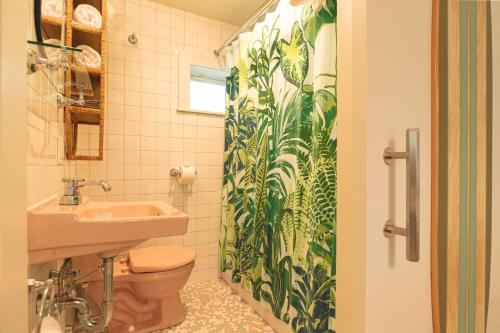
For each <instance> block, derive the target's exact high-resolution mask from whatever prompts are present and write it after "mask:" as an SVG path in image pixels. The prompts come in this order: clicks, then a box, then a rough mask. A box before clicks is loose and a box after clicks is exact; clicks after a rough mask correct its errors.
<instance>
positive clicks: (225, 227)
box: [219, 0, 337, 333]
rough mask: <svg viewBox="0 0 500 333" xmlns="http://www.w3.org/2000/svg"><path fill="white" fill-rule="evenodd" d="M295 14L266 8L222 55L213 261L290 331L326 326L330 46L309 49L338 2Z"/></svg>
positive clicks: (332, 87) (330, 267)
mask: <svg viewBox="0 0 500 333" xmlns="http://www.w3.org/2000/svg"><path fill="white" fill-rule="evenodd" d="M302 14H303V15H302V19H301V20H299V21H295V22H293V24H291V25H290V26H288V28H283V25H284V24H283V23H284V22H281V21H280V20H281V19H282V18H281V16H280V15H281V13H278V15H275V16H273V18H272V19H269V22H265V23H263V25H261V26H260V27H259V28H256V30H255V31H254V32H251V33H249V35H247V36H246V37H245V43H239V44H238V47H240V49H238V50H234V51H236V52H233V53H232V54H233V57H232V58H231V59H230V60H228V61H229V63H228V65H229V68H230V71H229V73H228V77H227V78H226V118H225V144H224V176H223V201H222V217H221V231H220V238H221V239H220V242H219V249H220V265H221V271H223V272H224V271H225V272H227V273H228V274H230V278H231V279H232V281H233V282H235V283H238V284H239V286H240V287H241V288H242V289H244V290H246V291H248V292H250V293H251V294H252V296H253V298H254V299H255V300H257V301H259V302H261V303H263V304H266V306H268V308H269V309H270V310H271V311H272V313H273V314H274V316H275V317H276V318H279V319H280V320H282V321H283V322H284V323H286V324H287V325H289V326H290V330H291V331H292V332H294V333H334V332H335V331H334V329H335V328H334V327H333V325H334V318H335V295H336V292H335V288H336V285H335V283H336V282H335V281H336V276H335V274H336V228H337V216H336V202H337V197H336V193H337V184H336V182H337V171H336V169H337V154H336V151H337V138H336V132H335V124H336V117H337V98H336V91H337V90H336V82H337V80H336V78H337V74H336V73H332V72H331V69H333V68H335V63H329V62H328V61H329V59H331V61H332V62H335V61H336V60H335V59H336V54H335V50H326V48H321V50H322V51H321V52H325V51H327V52H326V53H325V54H321V55H320V54H315V55H314V57H312V52H314V47H316V45H315V44H316V43H320V42H323V41H324V39H323V38H321V40H320V39H317V35H318V33H319V31H320V29H321V28H322V27H324V26H325V25H327V24H332V23H334V22H335V19H336V1H335V0H326V1H325V2H324V3H323V5H322V7H321V8H319V9H318V11H317V12H315V11H314V10H313V9H312V7H311V6H310V5H309V4H306V5H304V8H303V12H302ZM271 20H272V22H271ZM285 22H286V21H285ZM332 31H334V29H327V30H326V32H325V33H329V34H330V35H327V36H325V37H329V38H336V36H335V34H333V33H332ZM242 45H243V46H242ZM333 45H335V44H333ZM319 49H320V48H317V50H319ZM320 56H324V57H325V58H324V59H321V61H319V62H318V63H317V64H316V63H312V62H311V61H313V60H316V59H318V57H320ZM283 78H284V79H285V80H286V81H287V82H290V83H291V84H283Z"/></svg>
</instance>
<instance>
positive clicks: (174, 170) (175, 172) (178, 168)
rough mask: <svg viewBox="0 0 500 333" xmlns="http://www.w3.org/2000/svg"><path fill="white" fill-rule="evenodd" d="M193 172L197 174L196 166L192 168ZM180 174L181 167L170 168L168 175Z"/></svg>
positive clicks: (175, 175)
mask: <svg viewBox="0 0 500 333" xmlns="http://www.w3.org/2000/svg"><path fill="white" fill-rule="evenodd" d="M194 173H195V175H197V174H198V170H197V169H196V168H195V169H194ZM180 174H181V167H177V168H172V169H170V176H172V177H177V176H180Z"/></svg>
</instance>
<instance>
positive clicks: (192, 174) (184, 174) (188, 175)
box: [177, 166, 196, 185]
mask: <svg viewBox="0 0 500 333" xmlns="http://www.w3.org/2000/svg"><path fill="white" fill-rule="evenodd" d="M195 178H196V168H195V167H194V166H181V167H179V175H178V176H177V181H178V182H179V184H181V185H189V184H192V183H194V179H195Z"/></svg>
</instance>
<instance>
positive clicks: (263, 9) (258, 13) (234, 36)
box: [214, 0, 279, 57]
mask: <svg viewBox="0 0 500 333" xmlns="http://www.w3.org/2000/svg"><path fill="white" fill-rule="evenodd" d="M277 2H279V0H267V1H265V2H264V3H263V4H262V5H261V6H260V7H259V9H257V10H256V11H255V13H253V15H252V16H251V17H250V18H249V19H248V20H247V21H246V22H245V23H243V25H242V26H241V27H240V28H239V29H238V30H236V32H235V33H234V34H232V35H231V37H229V38H228V40H226V41H225V42H224V44H222V46H221V47H219V48H218V49H217V50H214V54H215V55H216V56H217V57H218V56H219V55H220V53H221V52H222V51H223V50H224V49H225V48H226V47H227V46H229V45H231V43H232V42H234V41H235V40H236V39H237V38H238V36H239V35H240V34H241V33H242V32H245V31H247V29H249V28H250V27H251V26H253V25H254V24H255V23H256V22H257V20H258V19H259V17H261V16H262V15H264V14H266V13H267V12H268V11H269V9H271V8H272V7H273V6H274V5H275V4H276V3H277Z"/></svg>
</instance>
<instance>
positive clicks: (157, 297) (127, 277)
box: [73, 246, 196, 333]
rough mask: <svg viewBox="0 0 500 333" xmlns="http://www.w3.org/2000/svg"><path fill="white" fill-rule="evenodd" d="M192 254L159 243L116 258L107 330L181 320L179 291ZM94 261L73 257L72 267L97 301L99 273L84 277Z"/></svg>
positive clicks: (148, 328) (145, 328)
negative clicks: (111, 304) (113, 301)
mask: <svg viewBox="0 0 500 333" xmlns="http://www.w3.org/2000/svg"><path fill="white" fill-rule="evenodd" d="M195 257H196V254H195V251H194V250H192V249H189V248H186V247H180V246H160V247H147V248H140V249H134V250H130V251H129V253H128V258H124V259H121V260H118V259H116V260H115V265H114V279H113V283H114V285H113V296H114V300H115V303H114V306H113V315H112V319H111V324H110V326H109V332H110V333H129V332H136V333H148V332H153V331H156V330H160V329H163V328H167V327H170V326H173V325H177V324H179V323H181V322H182V321H183V320H184V309H183V306H182V302H181V299H180V295H179V291H180V289H181V288H182V287H183V286H184V285H185V284H186V282H187V280H188V278H189V275H190V274H191V271H192V270H193V267H194V261H195ZM94 258H95V259H94ZM97 262H98V258H97V256H92V258H89V256H85V257H80V258H75V259H74V260H73V267H74V268H75V269H76V270H77V271H80V274H81V276H82V278H81V279H79V280H78V282H88V284H89V286H88V289H87V294H88V296H89V298H90V299H92V300H93V301H94V302H95V304H96V305H99V304H101V300H102V289H103V282H102V277H101V274H91V275H89V276H87V277H84V276H85V274H88V272H91V271H92V269H95V267H96V266H93V265H94V264H95V263H97ZM92 267H93V268H92ZM77 279H78V277H77Z"/></svg>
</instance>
